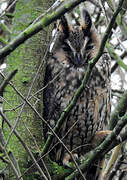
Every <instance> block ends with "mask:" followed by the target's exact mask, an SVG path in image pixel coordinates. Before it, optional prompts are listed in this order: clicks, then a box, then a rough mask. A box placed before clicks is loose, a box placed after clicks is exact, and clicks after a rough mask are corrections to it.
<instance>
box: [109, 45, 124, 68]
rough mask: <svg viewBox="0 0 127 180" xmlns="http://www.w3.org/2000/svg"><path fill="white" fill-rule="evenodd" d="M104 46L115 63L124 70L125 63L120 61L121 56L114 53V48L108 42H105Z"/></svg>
mask: <svg viewBox="0 0 127 180" xmlns="http://www.w3.org/2000/svg"><path fill="white" fill-rule="evenodd" d="M106 48H107V49H108V52H109V53H110V55H111V57H113V59H114V60H115V61H116V62H117V64H119V65H120V66H121V67H122V68H123V69H124V70H125V71H127V65H126V64H125V63H124V62H123V61H122V59H121V57H120V56H118V55H117V54H116V53H115V51H114V48H113V47H112V46H111V45H110V44H109V43H107V44H106Z"/></svg>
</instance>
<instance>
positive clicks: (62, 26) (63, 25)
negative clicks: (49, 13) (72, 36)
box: [59, 16, 70, 38]
mask: <svg viewBox="0 0 127 180" xmlns="http://www.w3.org/2000/svg"><path fill="white" fill-rule="evenodd" d="M59 30H60V31H61V32H63V33H64V34H65V36H66V38H67V37H68V36H69V32H70V27H69V25H68V22H67V19H66V18H65V16H62V18H61V19H60V22H59Z"/></svg>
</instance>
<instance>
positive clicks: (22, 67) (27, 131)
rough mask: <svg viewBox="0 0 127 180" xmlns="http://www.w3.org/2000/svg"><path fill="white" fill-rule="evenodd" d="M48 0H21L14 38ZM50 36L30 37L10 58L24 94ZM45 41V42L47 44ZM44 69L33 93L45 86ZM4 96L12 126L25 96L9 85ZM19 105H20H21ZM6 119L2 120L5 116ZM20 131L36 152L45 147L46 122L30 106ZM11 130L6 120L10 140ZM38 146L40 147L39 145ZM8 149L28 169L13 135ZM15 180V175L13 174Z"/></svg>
mask: <svg viewBox="0 0 127 180" xmlns="http://www.w3.org/2000/svg"><path fill="white" fill-rule="evenodd" d="M42 2H44V1H42V0H39V1H36V0H27V1H26V0H19V1H18V2H17V4H16V11H15V13H14V19H13V26H12V32H13V33H12V37H11V38H12V39H13V38H14V37H15V36H16V35H18V34H19V33H20V32H21V31H23V30H24V29H25V28H26V27H28V26H29V24H31V22H32V21H33V20H35V18H36V17H37V16H38V15H39V13H38V12H37V11H36V9H37V8H38V7H40V6H42V7H43V3H42ZM48 40H49V35H48V31H47V32H41V33H38V34H37V35H35V36H33V37H32V38H30V39H29V40H27V41H26V42H25V43H24V44H22V45H20V46H19V47H18V48H17V49H16V50H15V51H14V52H13V53H11V55H9V56H8V58H7V72H6V73H7V74H8V73H9V72H11V71H13V70H14V69H18V72H17V74H16V75H15V77H14V78H13V84H14V86H15V87H16V89H17V90H18V91H20V92H21V93H22V95H23V96H24V97H27V93H28V91H29V88H30V86H31V83H32V80H33V78H34V76H35V73H36V72H37V70H38V66H39V64H40V61H41V60H42V58H43V54H44V52H45V50H46V48H47V46H46V44H45V42H47V44H48ZM43 43H44V45H43ZM43 69H44V67H42V68H41V69H40V72H39V75H38V77H37V79H36V81H35V82H34V86H33V88H32V92H31V94H34V93H35V92H36V91H37V90H38V89H40V88H41V87H43ZM41 96H42V92H41V93H40V94H38V96H37V98H38V97H39V98H40V97H41ZM4 98H5V99H6V100H7V102H8V103H6V102H5V103H4V109H5V110H7V111H6V115H7V118H8V120H9V121H10V122H11V124H12V125H14V124H15V120H17V117H19V113H20V110H21V106H19V105H21V103H23V100H22V98H21V97H20V96H19V95H18V94H17V93H16V92H15V91H14V90H13V88H12V87H10V86H9V85H8V86H7V88H6V91H5V93H4ZM36 100H37V99H35V98H32V99H31V100H30V103H31V104H32V105H33V106H35V104H36ZM18 106H19V107H18ZM17 107H18V108H17ZM42 108H43V105H42V102H38V104H37V106H36V109H37V110H39V111H40V113H42ZM12 109H15V110H12ZM1 122H2V119H1ZM16 130H17V131H18V133H19V134H20V136H21V137H22V138H23V139H24V142H25V143H26V144H27V145H28V146H29V148H30V149H31V151H32V152H33V153H35V152H37V149H38V148H39V149H41V147H42V121H41V120H40V119H39V118H38V117H37V116H36V115H35V113H34V112H33V111H32V110H31V108H30V107H29V106H28V105H25V107H24V109H23V111H22V113H21V116H20V117H19V122H18V124H17V127H16ZM10 132H11V130H10V129H9V127H8V126H7V124H6V123H4V136H5V138H6V139H7V138H8V136H9V134H10ZM37 146H38V147H37ZM8 149H9V150H10V151H12V152H13V153H14V155H15V158H16V159H17V160H18V162H19V165H20V168H21V171H22V172H24V170H26V169H27V168H24V167H25V165H26V164H27V160H29V158H27V160H26V158H25V157H28V154H27V152H26V151H25V150H24V148H23V146H22V145H21V143H20V142H19V140H18V139H17V138H16V137H15V135H14V134H12V136H11V138H10V140H9V144H8ZM4 167H5V165H4V163H2V162H0V168H1V169H2V168H4ZM35 176H36V174H35V175H32V176H30V177H27V176H25V180H27V179H32V178H33V179H35ZM12 179H14V177H12ZM10 180H11V179H10Z"/></svg>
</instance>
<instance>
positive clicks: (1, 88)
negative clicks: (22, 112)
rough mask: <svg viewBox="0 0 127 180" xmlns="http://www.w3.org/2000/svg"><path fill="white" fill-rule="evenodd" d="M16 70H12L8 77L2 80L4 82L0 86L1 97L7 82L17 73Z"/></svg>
mask: <svg viewBox="0 0 127 180" xmlns="http://www.w3.org/2000/svg"><path fill="white" fill-rule="evenodd" d="M17 71H18V70H17V69H16V70H14V71H13V72H11V73H10V74H9V76H8V77H7V78H6V79H4V81H3V82H2V84H1V85H0V96H2V95H3V92H4V89H5V88H6V86H7V85H8V83H9V81H10V80H11V79H12V78H13V76H14V75H15V74H16V73H17Z"/></svg>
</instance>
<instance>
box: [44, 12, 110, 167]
mask: <svg viewBox="0 0 127 180" xmlns="http://www.w3.org/2000/svg"><path fill="white" fill-rule="evenodd" d="M99 45H100V38H99V35H98V34H97V32H96V30H95V28H94V25H93V23H92V19H91V16H90V14H89V13H88V11H86V10H85V9H82V12H81V23H80V24H78V25H73V26H72V25H70V24H69V22H68V21H67V19H66V18H65V17H64V16H63V17H62V18H61V19H60V21H59V25H58V30H57V33H56V36H55V40H54V46H53V49H52V57H51V58H49V59H48V60H47V65H46V73H45V80H44V83H45V89H44V94H43V98H44V113H43V117H44V119H45V120H46V121H47V122H48V123H49V125H50V126H51V127H52V128H54V127H55V125H56V124H57V122H58V119H59V118H60V115H61V113H62V112H63V111H64V110H65V108H66V107H67V105H69V103H70V102H71V101H72V98H73V97H74V93H75V92H76V90H77V89H78V88H79V87H80V85H81V83H82V80H83V77H84V74H85V72H86V70H87V68H88V63H89V62H90V60H91V59H93V58H94V57H95V56H96V54H97V51H98V49H99ZM109 115H110V59H109V57H108V55H107V53H106V52H104V53H103V55H102V57H101V58H100V59H99V61H98V62H97V63H96V65H95V66H94V68H93V70H92V72H91V75H90V77H89V81H88V84H87V86H85V88H84V91H83V92H82V94H81V95H80V97H79V98H78V100H77V102H76V104H75V106H74V108H73V109H72V110H71V112H70V113H69V114H68V116H67V117H66V119H65V120H64V122H63V124H62V125H61V127H60V129H59V131H58V132H57V135H58V136H59V138H60V139H61V140H62V141H63V143H64V144H65V145H66V147H67V148H68V149H69V151H70V152H72V155H73V156H74V158H75V159H77V158H80V157H81V156H82V155H84V154H85V153H86V152H88V151H90V150H91V149H92V148H93V144H94V143H95V142H94V141H93V139H94V140H95V139H97V138H95V135H96V134H98V132H99V131H101V130H103V127H104V122H108V121H109ZM43 132H44V138H45V140H46V139H47V137H48V134H49V133H50V130H49V129H48V127H47V126H46V125H45V124H44V126H43ZM100 136H101V133H100V134H99V137H100ZM56 143H57V145H56V146H55V147H54V148H53V149H52V151H51V152H50V157H51V159H52V160H53V161H55V162H58V163H60V164H63V165H65V166H69V162H70V161H71V157H70V155H69V154H68V153H67V152H66V149H65V148H64V147H63V146H62V144H61V143H59V142H58V140H57V139H56V137H54V138H53V141H52V144H51V147H53V146H54V145H55V144H56ZM95 144H96V143H95Z"/></svg>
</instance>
